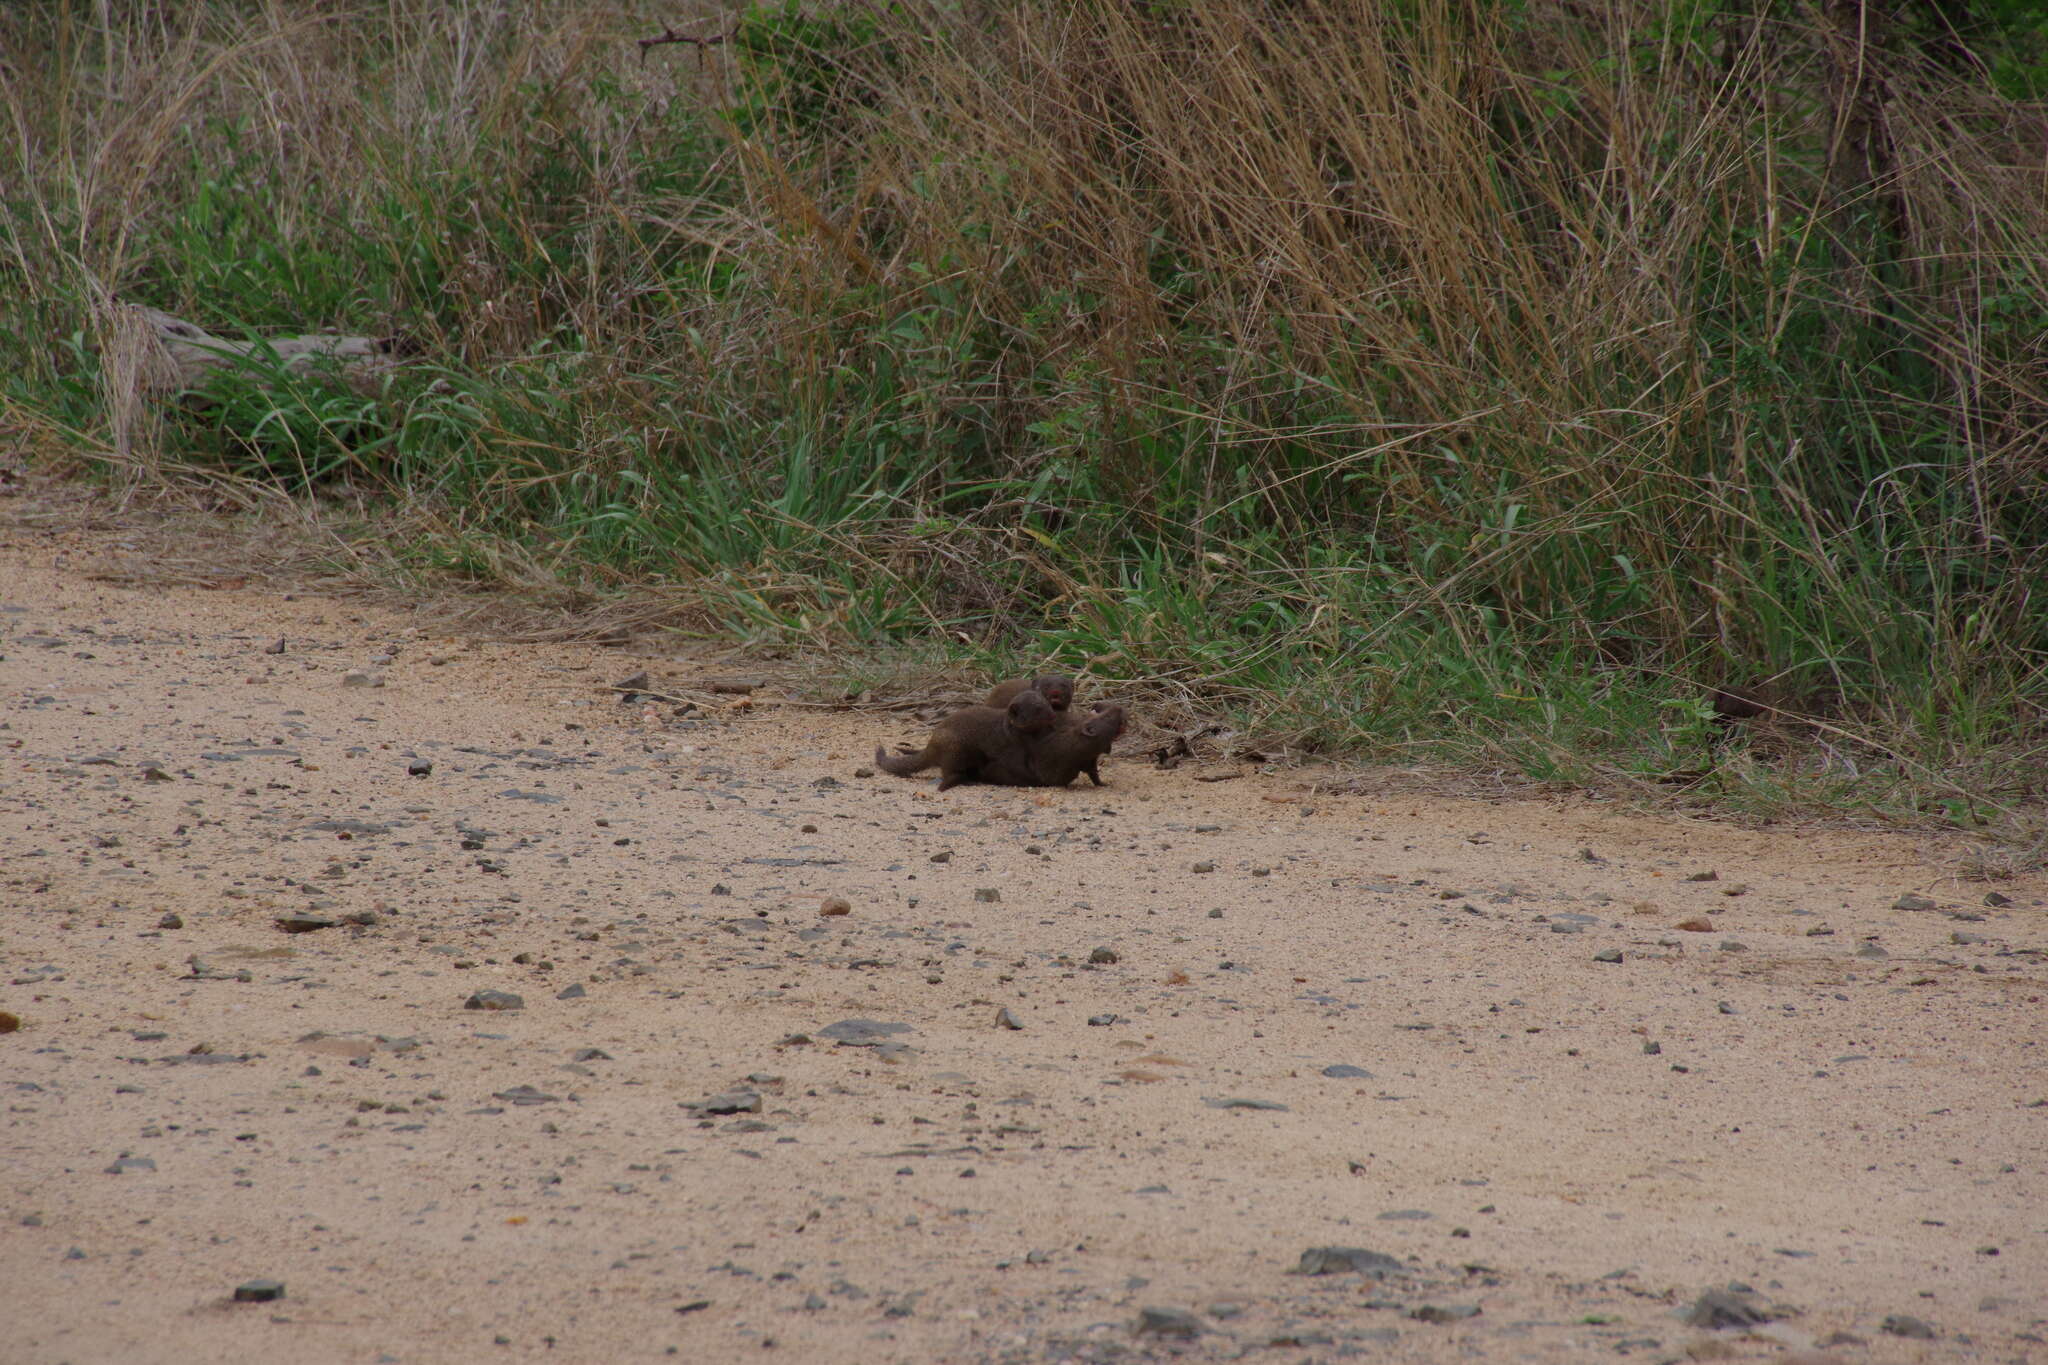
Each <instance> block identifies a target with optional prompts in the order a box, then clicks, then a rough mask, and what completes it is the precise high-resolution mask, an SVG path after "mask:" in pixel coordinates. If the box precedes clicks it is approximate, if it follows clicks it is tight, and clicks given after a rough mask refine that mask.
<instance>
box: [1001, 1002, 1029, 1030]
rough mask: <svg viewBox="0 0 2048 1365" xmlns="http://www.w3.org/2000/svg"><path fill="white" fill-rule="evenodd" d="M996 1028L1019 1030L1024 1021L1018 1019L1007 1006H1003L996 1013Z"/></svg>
mask: <svg viewBox="0 0 2048 1365" xmlns="http://www.w3.org/2000/svg"><path fill="white" fill-rule="evenodd" d="M996 1027H997V1028H1006V1029H1021V1028H1023V1027H1024V1021H1023V1020H1022V1019H1019V1018H1018V1017H1017V1016H1016V1014H1015V1013H1014V1012H1013V1011H1012V1010H1011V1009H1010V1007H1009V1006H1008V1005H1005V1006H1003V1008H1001V1009H999V1010H997V1011H996Z"/></svg>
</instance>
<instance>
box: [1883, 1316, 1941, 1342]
mask: <svg viewBox="0 0 2048 1365" xmlns="http://www.w3.org/2000/svg"><path fill="white" fill-rule="evenodd" d="M1879 1325H1880V1326H1881V1327H1882V1328H1883V1329H1884V1332H1885V1334H1886V1335H1888V1336H1894V1337H1912V1338H1914V1339H1915V1340H1918V1341H1932V1340H1934V1338H1935V1336H1936V1335H1937V1333H1936V1332H1935V1330H1934V1328H1932V1327H1930V1326H1929V1325H1928V1324H1926V1323H1924V1322H1922V1321H1921V1320H1920V1319H1919V1318H1916V1317H1914V1316H1913V1315H1912V1314H1911V1313H1894V1314H1892V1315H1891V1316H1890V1317H1888V1318H1886V1319H1885V1320H1884V1321H1883V1322H1882V1323H1881V1324H1879Z"/></svg>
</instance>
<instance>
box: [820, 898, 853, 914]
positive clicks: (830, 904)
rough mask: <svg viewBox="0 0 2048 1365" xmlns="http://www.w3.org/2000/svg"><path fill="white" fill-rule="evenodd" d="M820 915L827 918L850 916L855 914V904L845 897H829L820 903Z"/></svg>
mask: <svg viewBox="0 0 2048 1365" xmlns="http://www.w3.org/2000/svg"><path fill="white" fill-rule="evenodd" d="M818 913H819V914H820V915H825V916H831V915H850V914H852V913H853V902H852V901H849V900H847V899H846V898H845V897H844V896H827V897H825V899H824V900H823V901H821V902H819V904H818Z"/></svg>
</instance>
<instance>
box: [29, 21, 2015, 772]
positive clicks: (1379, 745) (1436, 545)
mask: <svg viewBox="0 0 2048 1365" xmlns="http://www.w3.org/2000/svg"><path fill="white" fill-rule="evenodd" d="M516 8H517V12H516V13H514V12H513V10H512V9H508V8H506V7H492V6H485V5H480V4H453V5H450V4H427V3H424V2H423V0H394V2H393V3H389V4H385V5H380V6H377V7H375V8H374V9H371V8H363V7H351V6H346V5H323V6H315V7H283V6H272V5H260V4H254V3H246V4H245V3H231V2H230V0H214V2H213V3H204V4H191V5H184V6H159V7H114V6H100V7H92V6H65V5H54V6H47V7H40V8H36V9H33V10H30V9H15V10H10V11H8V12H7V13H5V14H4V15H0V43H4V45H5V50H6V51H7V52H9V53H14V54H27V55H26V56H25V57H23V58H22V59H20V60H17V61H15V62H14V63H13V64H12V65H10V66H9V67H8V68H7V69H6V70H5V71H4V72H0V82H4V86H0V90H4V96H5V110H6V118H7V130H8V137H7V141H6V150H5V151H4V152H0V185H5V186H12V187H14V188H12V189H0V204H4V209H5V218H4V228H5V236H4V241H0V273H5V274H6V275H8V276H11V277H12V278H11V280H10V281H9V283H10V284H15V285H18V286H19V288H14V289H9V290H8V291H6V293H7V295H8V297H7V298H6V299H5V300H4V301H0V310H5V312H6V316H7V321H8V330H9V332H10V333H11V335H12V336H13V338H14V340H13V341H12V342H11V343H8V344H9V346H10V352H9V365H8V371H9V374H8V377H7V378H6V380H5V381H4V385H0V402H5V403H6V404H7V408H8V415H9V420H10V422H11V423H12V424H13V425H16V426H21V425H23V424H32V425H33V424H40V425H41V426H42V427H44V428H47V429H50V430H55V431H61V432H64V433H68V436H67V437H66V439H68V440H70V441H71V442H73V443H74V444H76V445H78V446H80V447H81V448H86V449H92V450H98V451H102V452H111V454H112V456H113V458H114V460H115V462H116V463H117V464H118V465H120V466H121V467H124V468H126V469H129V470H131V471H133V472H134V473H135V474H136V475H137V476H139V477H141V478H142V479H144V480H145V481H155V480H161V479H165V478H169V477H172V476H173V474H174V472H175V468H176V467H177V466H179V465H183V466H185V467H193V466H201V467H206V468H209V469H215V470H218V469H220V468H222V467H226V468H228V469H231V470H234V471H237V472H239V473H241V474H244V475H248V476H253V477H262V478H277V477H283V472H290V471H296V472H295V473H292V474H291V477H295V478H298V479H301V480H302V481H303V480H304V479H306V478H315V479H322V480H334V479H342V480H347V481H350V482H352V483H354V484H356V485H357V486H382V487H384V488H386V489H387V490H388V491H389V494H390V496H391V497H393V498H396V499H399V500H401V501H403V502H404V503H405V504H406V506H407V508H408V510H409V511H411V512H412V513H414V514H415V515H424V516H425V517H427V518H428V520H429V522H430V523H431V524H434V525H436V526H438V528H439V529H438V531H437V533H436V534H435V535H434V536H432V537H431V538H430V539H429V540H428V541H427V542H425V543H422V544H420V545H418V546H416V547H415V550H416V552H417V553H418V554H419V555H420V556H421V557H422V558H423V559H424V560H427V561H430V562H434V563H440V564H443V565H447V566H452V567H456V568H458V569H462V570H465V571H468V572H471V573H475V574H480V575H488V574H489V573H490V572H492V569H491V566H492V565H493V564H494V563H500V562H503V560H504V554H503V552H502V547H504V546H506V545H507V544H510V543H514V542H516V543H517V544H518V545H519V546H520V547H521V552H520V553H521V558H522V560H523V561H530V560H534V559H538V560H540V561H541V562H544V563H552V564H553V565H555V566H556V568H557V570H558V571H559V572H562V573H564V574H566V575H571V576H580V577H582V578H585V579H595V580H605V579H610V580H612V581H619V580H625V579H635V578H640V579H644V578H646V577H648V576H650V575H659V576H663V577H667V578H670V579H672V580H675V581H677V582H678V583H680V584H682V585H684V586H683V588H682V589H681V590H683V591H686V592H688V593H689V594H692V595H693V597H694V598H695V600H697V601H698V602H700V604H702V605H703V606H704V607H705V609H706V610H708V611H711V612H712V613H714V614H715V615H717V616H719V617H720V618H721V619H723V620H725V621H726V622H727V623H728V626H729V628H732V629H735V630H739V631H742V632H745V633H753V634H759V635H766V636H777V637H789V636H799V637H803V638H818V637H821V636H822V637H838V638H856V639H865V640H869V641H873V640H879V639H886V638H895V637H901V636H903V635H905V634H910V633H918V632H928V631H931V630H933V629H934V628H942V629H943V630H944V631H945V632H946V633H947V634H949V635H953V636H964V637H965V638H968V639H971V640H973V641H975V642H976V644H977V647H980V648H985V649H991V650H995V649H1004V650H1007V649H1014V648H1025V649H1030V650H1034V651H1037V652H1039V653H1044V654H1061V655H1065V656H1066V657H1068V658H1070V659H1073V658H1087V659H1091V660H1093V661H1094V663H1093V665H1092V666H1093V667H1095V668H1096V669H1098V670H1099V671H1102V672H1104V673H1107V674H1112V675H1121V676H1124V677H1129V678H1139V677H1143V678H1151V679H1160V678H1167V679H1172V680H1175V681H1176V682H1177V683H1178V684H1179V685H1181V686H1183V687H1185V688H1189V689H1193V690H1196V691H1201V692H1206V693H1207V694H1209V695H1211V696H1216V697H1223V698H1226V699H1229V700H1231V701H1232V702H1233V703H1234V704H1235V705H1237V706H1239V707H1240V708H1241V709H1242V710H1243V711H1244V713H1245V715H1246V717H1247V718H1248V719H1249V720H1252V721H1254V722H1256V723H1260V724H1264V725H1266V726H1268V727H1270V728H1275V729H1278V730H1280V731H1282V732H1284V733H1286V734H1289V735H1291V736H1293V737H1295V738H1297V739H1299V740H1301V741H1303V742H1307V743H1319V744H1330V745H1350V746H1362V747H1364V748H1367V749H1369V750H1377V751H1380V752H1385V753H1400V752H1407V751H1408V750H1409V748H1410V746H1413V745H1416V744H1428V743H1434V742H1436V741H1439V740H1442V739H1444V738H1446V737H1454V738H1455V737H1458V736H1463V737H1464V740H1465V741H1466V742H1476V743H1478V744H1480V746H1481V747H1482V748H1484V749H1485V750H1486V751H1487V752H1491V753H1496V754H1497V753H1499V752H1500V751H1501V750H1502V748H1503V746H1506V747H1507V748H1509V749H1511V750H1512V751H1513V752H1512V754H1511V755H1510V757H1511V759H1512V761H1515V762H1520V763H1523V764H1524V765H1525V766H1528V767H1530V768H1531V769H1532V770H1542V771H1551V770H1562V769H1563V768H1568V767H1570V766H1571V761H1570V759H1569V757H1568V756H1569V755H1573V754H1579V755H1601V756H1610V757H1611V756H1616V755H1621V756H1625V761H1626V763H1627V764H1629V765H1633V766H1634V767H1636V768H1637V769H1640V770H1645V771H1654V770H1657V769H1658V768H1659V767H1660V766H1662V767H1673V766H1681V765H1682V763H1684V762H1686V761H1689V757H1690V755H1691V747H1692V746H1696V745H1698V744H1700V743H1703V742H1704V738H1703V737H1704V736H1705V734H1706V732H1705V730H1704V729H1703V726H1704V720H1703V718H1702V716H1701V714H1700V713H1699V711H1698V709H1697V704H1696V700H1695V699H1696V698H1697V696H1698V693H1697V691H1696V690H1695V684H1697V683H1701V682H1705V683H1724V682H1735V683H1744V684H1759V685H1763V686H1765V687H1767V688H1771V689H1774V695H1775V696H1776V697H1777V698H1778V699H1779V700H1780V701H1782V702H1783V703H1784V704H1785V705H1786V706H1787V707H1789V708H1791V709H1793V710H1796V711H1799V712H1801V713H1803V714H1806V715H1809V716H1811V717H1814V718H1816V719H1818V720H1820V721H1821V722H1823V723H1825V724H1827V725H1830V726H1834V727H1836V728H1837V729H1840V730H1844V731H1845V732H1846V733H1849V734H1852V735H1853V736H1855V737H1857V738H1858V739H1859V740H1860V741H1862V742H1864V744H1865V751H1863V757H1862V758H1861V759H1860V760H1858V762H1859V763H1860V764H1861V765H1862V766H1861V768H1860V769H1859V771H1868V770H1870V769H1872V768H1877V769H1883V770H1886V771H1890V772H1895V773H1903V772H1906V771H1908V770H1909V769H1910V770H1912V771H1915V772H1925V771H1928V770H1930V769H1932V768H1948V769H1954V770H1955V771H1961V769H1960V768H1957V767H1956V765H1957V764H1959V763H1961V762H1962V761H1963V758H1964V757H1966V756H1975V757H1972V758H1971V759H1970V761H1972V762H1976V761H1977V760H1978V759H1983V760H1984V762H1985V765H1986V766H1984V767H1983V772H1984V773H1987V774H1993V775H1992V776H1986V777H1984V779H1983V782H1982V783H1980V784H1979V785H1987V784H1988V785H1991V786H1997V785H2000V784H2009V783H2010V781H2011V780H2012V779H2011V774H2012V773H2014V772H2016V771H2020V770H2022V769H2023V768H2024V767H2025V765H2026V764H2027V763H2029V762H2031V761H2032V759H2033V756H2034V755H2037V754H2038V752H2039V750H2038V748H2036V747H2035V746H2036V745H2037V744H2038V737H2039V734H2040V729H2041V722H2042V719H2043V716H2042V706H2041V698H2042V695H2043V693H2044V690H2048V689H2044V688H2043V686H2042V681H2043V667H2044V659H2048V629H2044V621H2048V616H2044V613H2043V611H2042V608H2041V603H2040V601H2039V592H2038V591H2037V589H2036V587H2035V584H2037V583H2038V582H2039V581H2040V575H2041V570H2042V568H2043V562H2042V557H2043V548H2044V544H2048V515H2044V510H2043V509H2044V507H2048V497H2044V494H2048V488H2044V476H2048V467H2044V466H2048V460H2044V456H2043V448H2044V442H2043V432H2044V414H2048V365H2044V359H2048V357H2044V345H2048V343H2044V341H2043V340H2042V338H2043V337H2044V336H2048V280H2044V278H2043V275H2044V268H2048V267H2044V262H2043V257H2042V254H2041V252H2040V250H2039V247H2040V243H2041V242H2043V241H2044V240H2048V190H2044V185H2048V177H2044V175H2043V170H2042V151H2041V128H2042V126H2043V124H2044V111H2043V110H2042V108H2041V107H2040V106H2039V105H2029V104H2024V103H2020V102H2016V101H2013V100H2010V99H2005V98H2002V97H2000V96H1998V95H1996V94H1994V93H1993V92H1992V90H1991V87H1990V86H1989V84H1988V83H1987V82H1986V81H1985V80H1984V79H1983V78H1982V74H1981V72H1979V71H1976V70H1974V69H1971V68H1969V67H1968V66H1967V64H1961V65H1959V64H1958V63H1957V62H1956V61H1954V60H1953V54H1945V53H1944V52H1940V51H1936V50H1935V49H1934V48H1932V47H1930V46H1928V45H1927V44H1924V43H1922V42H1920V41H1919V40H1918V37H1917V36H1916V35H1915V34H1914V33H1912V32H1908V31H1906V30H1904V29H1899V28H1895V29H1893V30H1890V31H1871V30H1865V31H1858V32H1851V31H1845V30H1841V29H1838V28H1835V27H1830V26H1829V25H1828V24H1827V23H1826V22H1824V18H1825V16H1826V15H1828V14H1833V13H1835V11H1832V10H1828V11H1815V10H1811V9H1808V8H1806V7H1803V6H1795V5H1791V4H1778V3H1767V4H1757V5H1736V4H1733V3H1678V2H1677V0H1636V2H1635V3H1623V4H1614V5H1604V6H1597V7H1592V8H1590V9H1588V8H1587V7H1583V6H1576V5H1570V4H1566V3H1563V0H1526V2H1525V3H1521V4H1512V5H1485V6H1478V5H1468V4H1453V3H1448V0H1412V3H1403V4H1398V5H1387V4H1384V3H1366V2H1365V0H1297V2H1296V3H1286V4H1283V3H1276V2H1274V0H1264V2H1258V3H1255V2H1253V0H1218V2H1217V3H1206V4H1201V5H1187V4H1174V3H1165V4H1155V5H1131V4H1123V3H1107V2H1106V0H1081V2H1080V3H1060V4H1052V3H1042V2H1041V0H1003V2H1002V3H995V2H994V0H990V2H989V3H983V4H979V5H972V6H966V7H959V6H950V5H945V6H942V5H926V4H901V5H883V4H877V3H866V0H854V2H852V3H829V2H826V0H820V3H814V4H811V5H809V6H803V7H799V6H765V7H759V8H754V9H748V10H743V11H741V10H713V9H709V8H707V9H705V10H703V11H700V12H698V13H697V14H695V15H692V14H689V13H678V12H677V11H676V10H674V9H672V8H669V7H659V8H657V7H654V6H651V5H639V4H593V3H587V2H584V0H549V2H548V3H541V4H536V5H533V6H526V7H516ZM1817 16H1818V17H1817ZM669 25H673V26H674V27H676V28H678V29H681V30H683V31H685V32H689V33H692V34H695V35H698V36H704V37H711V38H714V39H716V40H717V41H714V42H712V43H710V44H708V45H688V44H678V45H672V46H667V47H656V48H653V49H651V50H649V51H646V52H644V53H643V52H642V51H641V50H640V49H639V48H638V47H637V46H635V44H634V41H633V40H634V39H636V38H639V37H643V36H646V35H648V34H652V33H655V32H658V31H660V30H661V29H662V28H663V27H664V26H669ZM115 299H136V300H139V301H143V302H148V303H151V304H154V305H156V306H158V307H162V308H165V309H168V310H170V311H172V312H180V313H184V314H187V315H189V316H192V317H194V319H195V320H196V321H199V322H201V323H203V324H205V325H207V326H209V327H213V328H215V329H217V330H227V331H233V330H234V329H236V328H255V329H263V328H277V329H291V330H298V329H302V328H304V327H305V326H307V325H317V324H332V325H336V326H342V327H345V328H347V329H349V330H353V331H378V332H392V333H399V334H403V335H405V336H406V337H408V338H409V339H410V340H411V341H412V342H413V343H415V344H416V345H417V346H418V347H419V348H420V349H421V353H422V359H421V362H420V365H419V367H418V373H419V378H418V381H417V382H408V381H405V380H400V381H398V382H395V383H394V385H393V387H392V390H391V391H390V392H389V393H388V394H386V395H384V396H383V397H382V398H381V399H379V400H378V401H375V402H371V403H366V404H354V405H344V404H339V403H337V402H335V401H333V400H332V399H330V398H328V397H325V396H323V395H320V394H318V393H315V392H310V391H306V390H303V389H289V388H286V387H284V386H279V385H275V384H272V385H263V384H250V385H244V386H242V387H241V388H239V389H235V390H234V391H231V392H221V393H213V394H209V395H207V404H206V405H205V406H200V407H192V408H178V409H173V410H171V411H170V412H169V413H168V414H164V415H163V416H162V430H161V431H157V430H155V429H154V428H153V427H152V426H151V421H152V420H153V414H152V413H138V412H136V411H135V410H134V405H133V404H132V403H130V404H129V405H128V407H126V408H124V407H123V395H124V394H127V393H131V392H132V390H133V385H132V383H131V382H130V380H129V378H128V376H127V374H126V372H125V370H124V366H123V365H122V364H121V363H119V360H120V351H119V348H118V347H109V346H108V345H106V344H105V342H106V340H107V339H106V338H105V337H103V336H101V335H99V334H98V333H97V332H96V331H95V328H96V327H97V326H98V325H99V324H98V323H97V322H96V321H95V320H96V319H102V318H106V317H108V316H109V315H110V314H109V311H108V309H109V304H110V302H111V301H112V300H115ZM309 452H310V455H309ZM1993 756H1995V757H1996V760H1997V761H1995V762H1993V761H1992V757H1993ZM1601 761H1606V760H1605V759H1604V758H1603V759H1602V760H1601ZM1999 774H2002V775H1999ZM1975 780H1976V779H1972V781H1975Z"/></svg>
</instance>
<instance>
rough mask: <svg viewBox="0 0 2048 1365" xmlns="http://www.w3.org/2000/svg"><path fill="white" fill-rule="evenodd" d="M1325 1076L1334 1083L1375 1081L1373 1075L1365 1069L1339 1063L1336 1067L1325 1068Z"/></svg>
mask: <svg viewBox="0 0 2048 1365" xmlns="http://www.w3.org/2000/svg"><path fill="white" fill-rule="evenodd" d="M1323 1074H1324V1075H1325V1076H1328V1077H1329V1078H1330V1079H1331V1080H1333V1081H1369V1080H1372V1079H1373V1074H1372V1073H1371V1072H1370V1071H1367V1070H1366V1069H1365V1068H1364V1067H1362V1066H1351V1065H1349V1064H1347V1063H1344V1062H1339V1063H1337V1064H1336V1065H1335V1066H1326V1067H1324V1068H1323Z"/></svg>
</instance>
